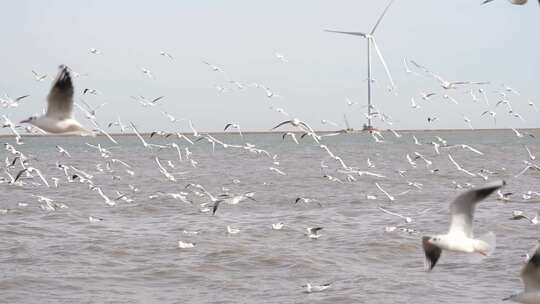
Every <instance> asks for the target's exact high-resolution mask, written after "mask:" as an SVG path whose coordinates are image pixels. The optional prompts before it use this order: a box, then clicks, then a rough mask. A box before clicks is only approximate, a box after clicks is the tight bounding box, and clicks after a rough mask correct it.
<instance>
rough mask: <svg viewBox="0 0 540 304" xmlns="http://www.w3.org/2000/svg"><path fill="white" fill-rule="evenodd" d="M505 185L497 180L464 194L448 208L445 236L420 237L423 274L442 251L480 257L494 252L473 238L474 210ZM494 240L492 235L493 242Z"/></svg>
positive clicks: (488, 246)
mask: <svg viewBox="0 0 540 304" xmlns="http://www.w3.org/2000/svg"><path fill="white" fill-rule="evenodd" d="M505 184H506V182H505V181H502V180H500V181H495V182H492V183H489V184H486V185H484V186H482V187H480V188H475V189H471V190H468V191H465V192H463V193H462V194H460V195H459V196H458V197H457V198H456V199H455V200H454V201H453V202H452V203H451V204H450V214H451V219H450V229H449V231H448V233H447V234H440V235H433V236H424V237H422V246H423V248H424V253H425V256H426V261H425V270H426V271H430V270H432V269H433V267H435V265H436V264H437V261H438V260H439V258H440V256H441V253H442V251H443V250H449V251H457V252H466V253H479V254H481V255H484V256H487V255H489V254H490V252H491V251H493V249H494V248H493V247H492V244H490V243H488V242H486V241H484V240H480V239H474V238H473V227H472V225H473V216H474V209H475V207H476V204H477V203H479V202H481V201H482V200H484V199H485V198H486V197H488V196H489V195H490V194H491V193H493V192H494V191H496V190H497V189H499V188H501V187H502V186H504V185H505ZM494 237H495V236H494V235H493V236H492V238H494Z"/></svg>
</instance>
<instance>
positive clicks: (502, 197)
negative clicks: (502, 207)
mask: <svg viewBox="0 0 540 304" xmlns="http://www.w3.org/2000/svg"><path fill="white" fill-rule="evenodd" d="M512 194H514V193H512V192H506V193H503V192H502V191H501V190H497V199H498V200H500V201H505V202H507V201H509V200H510V198H509V197H510V196H511V195H512Z"/></svg>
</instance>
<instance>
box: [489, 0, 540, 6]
mask: <svg viewBox="0 0 540 304" xmlns="http://www.w3.org/2000/svg"><path fill="white" fill-rule="evenodd" d="M491 1H493V0H485V1H484V2H482V5H484V4H486V3H489V2H491ZM508 2H510V3H512V4H516V5H523V4H526V3H527V0H508ZM539 3H540V2H539Z"/></svg>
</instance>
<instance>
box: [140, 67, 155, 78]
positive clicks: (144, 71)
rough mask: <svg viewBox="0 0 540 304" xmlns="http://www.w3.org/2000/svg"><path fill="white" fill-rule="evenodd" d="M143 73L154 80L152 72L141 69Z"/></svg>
mask: <svg viewBox="0 0 540 304" xmlns="http://www.w3.org/2000/svg"><path fill="white" fill-rule="evenodd" d="M141 72H142V73H143V74H144V75H145V76H146V77H148V78H150V79H154V75H152V72H150V70H148V69H146V68H141Z"/></svg>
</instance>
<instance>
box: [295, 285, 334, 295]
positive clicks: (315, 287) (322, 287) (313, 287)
mask: <svg viewBox="0 0 540 304" xmlns="http://www.w3.org/2000/svg"><path fill="white" fill-rule="evenodd" d="M330 286H332V285H331V284H330V283H327V284H322V285H311V283H306V285H302V287H305V288H306V293H312V292H321V291H324V290H326V289H328V288H330Z"/></svg>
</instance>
